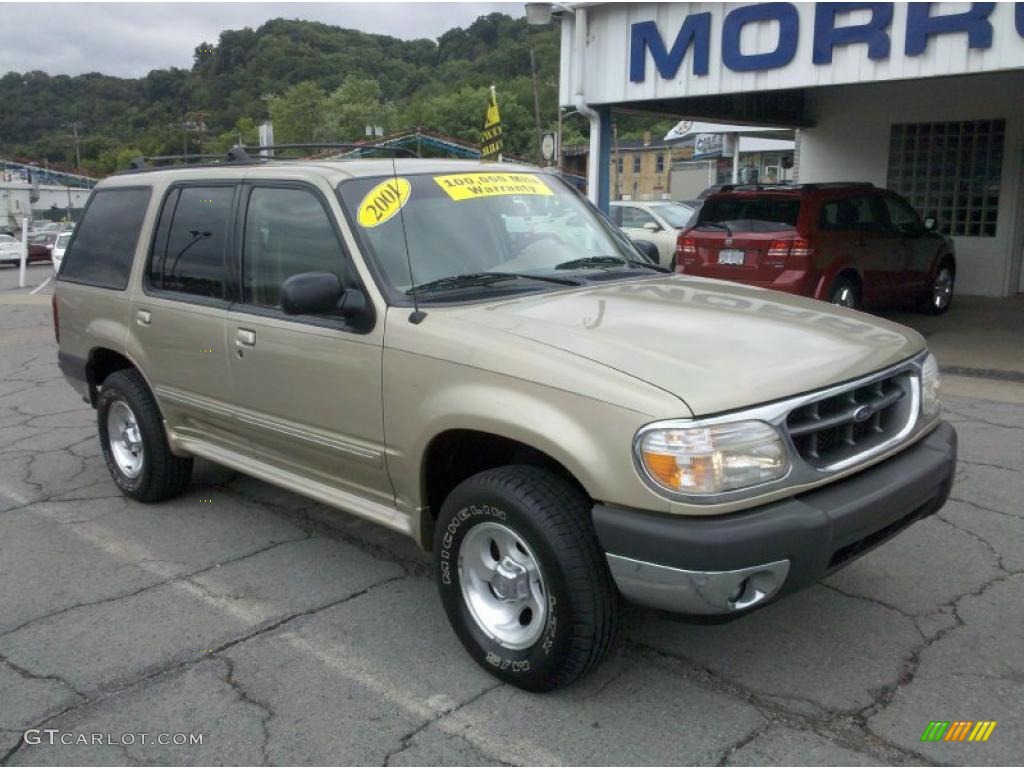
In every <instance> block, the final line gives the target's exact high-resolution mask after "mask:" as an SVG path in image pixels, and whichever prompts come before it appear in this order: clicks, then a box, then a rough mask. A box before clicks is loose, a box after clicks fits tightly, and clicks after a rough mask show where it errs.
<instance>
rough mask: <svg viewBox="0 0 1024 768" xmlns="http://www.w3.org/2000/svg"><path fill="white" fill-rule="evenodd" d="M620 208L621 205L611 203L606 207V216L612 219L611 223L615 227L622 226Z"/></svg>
mask: <svg viewBox="0 0 1024 768" xmlns="http://www.w3.org/2000/svg"><path fill="white" fill-rule="evenodd" d="M622 208H623V206H621V205H613V206H610V207H609V208H608V218H610V219H611V220H612V224H614V225H615V226H616V227H621V226H622Z"/></svg>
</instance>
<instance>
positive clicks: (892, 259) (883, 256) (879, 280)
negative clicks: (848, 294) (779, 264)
mask: <svg viewBox="0 0 1024 768" xmlns="http://www.w3.org/2000/svg"><path fill="white" fill-rule="evenodd" d="M820 228H821V230H822V231H823V232H825V231H828V232H829V234H830V237H829V239H828V243H829V244H828V245H827V246H824V247H827V248H828V249H829V251H830V255H831V256H832V260H833V261H834V262H835V267H834V268H833V269H834V271H838V269H841V268H842V267H844V266H846V265H847V264H848V265H850V266H852V267H854V268H855V269H856V270H857V273H858V274H859V275H860V277H861V281H862V285H861V293H862V296H861V299H862V301H863V303H864V304H865V305H871V304H878V303H885V302H887V301H888V300H889V297H890V295H891V294H892V291H893V289H894V287H895V285H896V284H897V282H898V280H899V277H900V274H901V272H902V269H903V261H904V254H903V248H902V246H900V244H899V243H898V242H895V239H894V238H893V236H892V233H891V232H890V231H889V229H888V218H887V216H886V213H885V206H884V204H883V203H882V200H881V199H880V198H879V197H878V196H877V195H853V196H850V197H842V198H839V199H837V200H831V201H829V202H827V203H825V204H824V205H822V207H821V220H820Z"/></svg>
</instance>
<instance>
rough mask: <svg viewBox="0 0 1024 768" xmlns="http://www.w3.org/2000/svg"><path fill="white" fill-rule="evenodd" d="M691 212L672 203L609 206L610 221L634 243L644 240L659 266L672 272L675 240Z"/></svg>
mask: <svg viewBox="0 0 1024 768" xmlns="http://www.w3.org/2000/svg"><path fill="white" fill-rule="evenodd" d="M693 211H694V209H693V208H692V207H691V206H689V205H684V204H683V203H676V202H673V201H671V200H658V201H651V202H632V201H630V202H624V201H616V202H613V203H612V204H611V210H610V211H609V212H610V213H611V217H612V221H613V222H615V225H616V226H618V227H619V228H621V229H622V231H623V232H625V233H626V234H627V235H629V237H630V238H632V239H633V240H646V241H647V242H650V243H654V245H655V246H656V247H657V249H658V263H659V264H661V266H663V267H668V268H670V269H674V268H675V255H676V240H677V239H678V238H679V233H680V231H682V229H683V227H685V226H686V224H687V222H688V221H689V220H690V217H691V216H693Z"/></svg>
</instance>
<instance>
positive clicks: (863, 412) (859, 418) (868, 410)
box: [853, 405, 875, 424]
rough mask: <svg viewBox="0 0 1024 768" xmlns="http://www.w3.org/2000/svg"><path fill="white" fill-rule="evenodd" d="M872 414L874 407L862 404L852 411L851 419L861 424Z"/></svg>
mask: <svg viewBox="0 0 1024 768" xmlns="http://www.w3.org/2000/svg"><path fill="white" fill-rule="evenodd" d="M874 415H875V409H874V408H872V407H871V406H870V405H862V406H861V407H860V408H858V409H857V410H855V411H854V412H853V420H854V421H855V422H857V423H858V424H862V423H864V422H865V421H867V420H868V419H870V418H871V417H872V416H874Z"/></svg>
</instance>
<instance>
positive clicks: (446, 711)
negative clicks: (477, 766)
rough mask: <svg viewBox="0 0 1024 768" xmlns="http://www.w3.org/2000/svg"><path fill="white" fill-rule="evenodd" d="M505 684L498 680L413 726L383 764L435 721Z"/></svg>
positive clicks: (399, 752) (387, 763) (400, 751)
mask: <svg viewBox="0 0 1024 768" xmlns="http://www.w3.org/2000/svg"><path fill="white" fill-rule="evenodd" d="M503 685H505V684H504V683H503V682H500V681H499V682H496V683H494V684H493V685H490V686H488V687H487V688H484V689H483V690H481V691H478V692H477V693H476V694H474V695H473V696H470V697H469V698H468V699H466V700H465V701H461V702H459V703H458V704H456V705H455V706H453V707H448V708H445V709H442V710H441V711H440V712H437V713H436V714H434V715H432V716H431V717H428V718H426V719H425V720H424V721H423V722H422V723H420V724H419V725H417V726H416V727H415V728H413V729H412V730H411V731H409V732H408V733H406V734H405V735H403V736H402V737H401V738H400V739H399V742H398V746H397V747H395V748H394V749H392V750H391V751H390V752H388V753H387V754H386V755H384V761H383V763H382V765H384V766H389V765H391V760H392V759H393V758H394V757H395V755H399V754H401V753H402V752H404V751H405V750H407V749H409V747H411V746H412V740H413V739H415V738H416V737H417V736H418V735H419V734H421V733H422V732H423V731H425V730H427V728H429V727H430V726H432V725H434V724H435V723H438V722H440V721H441V720H443V719H445V718H447V717H450V716H451V715H454V714H455V713H456V712H458V711H459V710H460V709H463V708H465V707H468V706H469V705H470V704H473V703H474V702H476V701H478V700H479V699H482V698H483V697H484V696H486V695H487V694H488V693H490V692H491V691H494V690H497V689H498V688H501V687H502V686H503ZM465 740H466V741H468V739H465ZM473 746H477V745H475V744H474V745H473ZM485 751H486V750H485Z"/></svg>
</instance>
